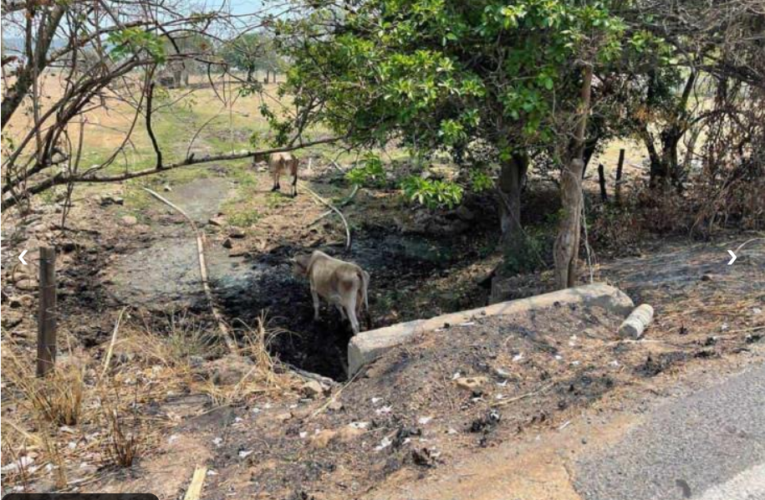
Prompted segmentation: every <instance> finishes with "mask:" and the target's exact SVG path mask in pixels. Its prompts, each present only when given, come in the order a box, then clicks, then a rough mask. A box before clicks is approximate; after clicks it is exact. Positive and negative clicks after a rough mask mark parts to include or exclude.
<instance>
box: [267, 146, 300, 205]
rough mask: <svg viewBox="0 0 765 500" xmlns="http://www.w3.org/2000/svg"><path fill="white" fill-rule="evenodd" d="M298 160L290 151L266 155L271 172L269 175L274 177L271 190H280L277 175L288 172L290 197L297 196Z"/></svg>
mask: <svg viewBox="0 0 765 500" xmlns="http://www.w3.org/2000/svg"><path fill="white" fill-rule="evenodd" d="M299 164H300V160H298V159H297V158H296V157H295V155H293V154H291V153H272V154H270V155H268V170H269V171H270V172H271V177H273V179H274V187H272V188H271V191H280V190H281V186H280V185H279V177H281V176H282V174H287V172H288V171H289V174H290V175H291V176H292V197H293V198H294V197H295V196H297V180H298V177H297V172H298V165H299Z"/></svg>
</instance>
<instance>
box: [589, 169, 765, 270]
mask: <svg viewBox="0 0 765 500" xmlns="http://www.w3.org/2000/svg"><path fill="white" fill-rule="evenodd" d="M751 168H754V167H753V166H752V167H751ZM727 172H728V174H727V175H726V176H725V178H722V179H719V180H716V181H714V182H712V181H705V180H704V178H702V177H699V178H696V179H694V182H690V183H688V184H687V185H686V189H685V191H683V192H682V193H679V192H678V191H677V189H675V188H671V187H666V188H649V187H648V186H646V185H645V184H644V183H642V182H640V181H638V182H637V183H635V184H633V185H632V186H631V187H630V189H625V191H624V193H623V198H622V200H623V201H622V202H621V204H618V205H617V204H614V203H606V204H596V205H595V206H594V207H592V208H590V209H589V211H588V224H589V227H588V233H589V234H588V236H589V241H590V243H591V244H592V246H593V247H594V248H595V249H596V251H598V252H600V253H604V254H607V255H608V254H610V255H611V256H623V255H625V254H632V253H634V251H632V250H634V249H635V248H636V247H638V246H639V245H640V243H641V241H642V240H644V239H645V238H646V236H648V235H659V236H665V235H673V234H674V235H681V236H693V237H701V238H709V237H711V236H712V234H713V233H715V232H716V231H719V230H724V229H743V230H762V229H765V196H763V193H765V172H762V171H761V170H757V169H755V170H754V171H748V172H745V173H742V171H741V170H740V169H736V168H731V169H729V170H727Z"/></svg>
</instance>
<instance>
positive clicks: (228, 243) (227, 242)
mask: <svg viewBox="0 0 765 500" xmlns="http://www.w3.org/2000/svg"><path fill="white" fill-rule="evenodd" d="M233 247H234V243H233V242H232V241H231V238H226V239H225V240H223V248H233Z"/></svg>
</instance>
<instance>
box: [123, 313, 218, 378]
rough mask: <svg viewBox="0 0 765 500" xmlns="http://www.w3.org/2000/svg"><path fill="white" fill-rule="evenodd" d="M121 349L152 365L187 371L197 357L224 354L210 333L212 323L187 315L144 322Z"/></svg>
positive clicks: (179, 314) (132, 332) (176, 315)
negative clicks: (156, 364) (131, 352)
mask: <svg viewBox="0 0 765 500" xmlns="http://www.w3.org/2000/svg"><path fill="white" fill-rule="evenodd" d="M121 346H122V348H123V350H132V351H133V352H135V353H137V354H138V355H139V356H140V358H141V359H142V360H144V361H146V362H148V363H152V364H155V363H159V364H161V365H163V366H166V367H169V368H179V369H187V368H188V366H189V364H190V361H191V358H192V357H194V356H199V357H203V358H209V357H214V356H218V355H220V354H222V353H223V352H224V351H223V348H222V347H221V346H219V345H217V344H216V342H215V335H214V334H211V333H210V332H209V324H206V323H204V322H203V321H200V320H198V319H197V318H196V317H194V316H193V315H191V314H187V313H185V312H181V313H177V314H173V315H171V316H170V317H169V318H167V321H166V322H165V321H162V322H161V323H158V322H157V321H154V322H152V323H150V322H149V321H144V324H143V326H142V327H140V328H138V329H135V330H134V331H131V332H130V334H129V335H127V336H126V339H125V340H124V341H123V342H121Z"/></svg>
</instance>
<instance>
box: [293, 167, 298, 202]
mask: <svg viewBox="0 0 765 500" xmlns="http://www.w3.org/2000/svg"><path fill="white" fill-rule="evenodd" d="M296 196H297V172H296V173H294V174H292V197H293V198H294V197H296Z"/></svg>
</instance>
